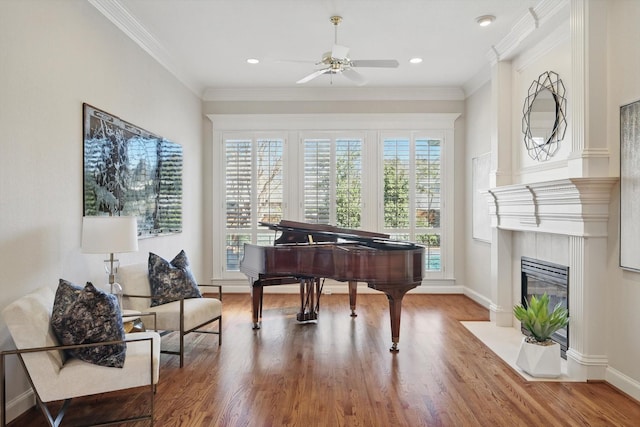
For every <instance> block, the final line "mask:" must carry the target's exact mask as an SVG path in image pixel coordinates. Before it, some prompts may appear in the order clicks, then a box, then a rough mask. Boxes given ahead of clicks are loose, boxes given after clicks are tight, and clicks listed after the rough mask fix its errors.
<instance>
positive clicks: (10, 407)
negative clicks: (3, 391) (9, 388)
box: [0, 388, 36, 423]
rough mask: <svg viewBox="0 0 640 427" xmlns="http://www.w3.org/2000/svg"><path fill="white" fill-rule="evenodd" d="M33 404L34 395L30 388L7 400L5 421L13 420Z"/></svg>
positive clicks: (34, 400) (34, 402)
mask: <svg viewBox="0 0 640 427" xmlns="http://www.w3.org/2000/svg"><path fill="white" fill-rule="evenodd" d="M35 404H36V395H35V393H34V392H33V390H32V389H31V388H29V389H28V390H27V391H25V392H23V393H21V394H19V395H18V396H16V397H14V398H13V399H11V400H9V401H7V408H6V410H7V422H8V423H10V422H11V421H13V420H15V419H16V418H18V417H19V416H20V415H22V414H24V413H25V412H27V411H28V410H29V409H31V408H33V407H34V406H35ZM0 411H2V408H0Z"/></svg>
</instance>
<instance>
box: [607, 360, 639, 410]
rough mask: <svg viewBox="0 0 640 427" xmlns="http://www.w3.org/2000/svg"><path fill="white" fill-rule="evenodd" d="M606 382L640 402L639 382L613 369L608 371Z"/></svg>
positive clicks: (609, 368)
mask: <svg viewBox="0 0 640 427" xmlns="http://www.w3.org/2000/svg"><path fill="white" fill-rule="evenodd" d="M605 381H606V382H608V383H609V384H611V385H612V386H614V387H615V388H617V389H618V390H620V391H621V392H623V393H625V394H627V395H629V397H631V398H633V399H635V400H637V401H638V402H640V383H639V382H638V381H636V380H634V379H633V378H631V377H628V376H627V375H625V374H623V373H622V372H620V371H618V370H616V369H613V368H611V367H608V368H607V370H606V373H605Z"/></svg>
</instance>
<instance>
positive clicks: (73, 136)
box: [0, 0, 208, 417]
mask: <svg viewBox="0 0 640 427" xmlns="http://www.w3.org/2000/svg"><path fill="white" fill-rule="evenodd" d="M83 102H87V103H89V104H91V105H93V106H95V107H98V108H100V109H103V110H106V111H108V112H110V113H112V114H114V115H117V116H119V117H121V118H123V119H124V120H126V121H129V122H131V123H134V124H136V125H138V126H140V127H142V128H145V129H147V130H149V131H152V132H154V133H156V134H159V135H162V136H163V137H165V138H167V139H170V140H172V141H175V142H178V143H180V144H182V146H183V150H184V172H183V184H184V187H183V191H184V192H183V230H184V231H183V232H182V233H181V234H177V235H173V236H165V237H157V238H151V239H145V240H141V241H140V251H139V252H137V253H135V254H123V255H121V256H120V259H121V262H122V263H123V264H128V263H132V262H137V261H143V262H146V259H147V256H148V252H149V251H154V252H156V253H158V254H159V255H162V256H165V257H173V256H174V255H175V254H176V253H177V252H178V251H179V250H180V249H183V248H184V249H185V250H186V251H187V254H188V255H189V257H190V259H191V261H192V264H193V268H194V273H195V275H196V276H197V278H198V279H200V280H204V279H208V277H204V276H205V275H204V274H203V270H204V267H203V263H204V262H203V259H202V256H201V247H202V241H203V236H202V226H203V208H202V191H203V190H202V185H203V184H202V178H201V176H202V170H203V167H202V138H203V134H202V114H201V103H200V100H199V99H198V97H196V96H195V95H194V94H193V93H191V92H190V91H189V90H187V89H186V88H185V87H184V86H182V85H181V84H180V83H179V82H178V81H177V80H176V79H175V78H174V77H172V76H171V75H170V74H169V73H167V72H166V70H165V69H164V68H162V67H161V66H159V65H158V64H157V63H156V62H155V61H154V60H153V59H151V58H150V57H149V56H148V55H147V54H146V53H145V52H143V51H142V50H141V49H140V48H139V47H138V46H137V45H135V44H134V43H133V42H131V41H130V40H129V39H128V38H127V37H126V36H125V35H124V34H123V33H122V32H121V31H120V30H118V29H117V28H116V27H115V26H113V24H111V23H110V22H108V21H107V20H106V19H105V18H104V17H103V16H102V15H101V14H100V13H98V11H97V10H96V9H94V8H93V7H92V6H90V5H89V3H88V2H86V1H84V0H66V1H34V0H3V1H2V2H0V147H1V154H0V199H1V204H0V250H1V256H0V271H1V272H2V280H1V281H0V309H2V308H4V307H5V306H6V305H7V304H8V303H10V302H11V301H13V300H15V299H16V298H18V297H20V296H22V295H24V294H26V293H28V292H30V291H32V290H34V289H36V288H38V287H41V286H51V287H54V288H55V287H56V286H57V282H58V279H59V278H66V279H68V280H71V281H74V282H76V283H80V284H83V283H84V282H85V281H87V280H92V281H94V282H95V283H103V282H105V281H106V276H105V274H104V270H103V267H102V259H103V256H101V255H84V254H82V253H81V252H80V233H81V221H82V103H83ZM10 347H12V343H11V340H10V338H9V336H8V331H7V329H6V326H5V324H4V322H2V321H0V348H2V349H6V348H10ZM14 366H17V364H16V363H15V360H12V361H11V362H10V365H9V366H8V371H9V372H10V375H9V378H8V397H9V399H10V400H14V401H13V402H12V403H13V404H14V405H18V406H12V409H11V410H9V411H7V412H8V414H9V416H10V417H11V415H12V411H13V412H17V411H20V410H21V409H20V408H19V404H20V402H17V403H16V401H15V400H16V399H15V397H16V396H17V395H18V394H20V393H22V392H24V391H25V390H27V387H26V386H25V381H24V378H23V377H22V375H21V374H16V373H15V372H20V370H19V369H13V367H14Z"/></svg>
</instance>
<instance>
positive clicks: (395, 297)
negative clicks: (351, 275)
mask: <svg viewBox="0 0 640 427" xmlns="http://www.w3.org/2000/svg"><path fill="white" fill-rule="evenodd" d="M416 286H417V285H405V286H397V285H373V286H372V285H371V284H369V287H370V288H372V289H377V290H379V291H382V292H384V293H385V294H386V295H387V299H388V300H389V318H390V320H391V348H390V349H389V351H392V352H394V353H396V352H398V351H399V350H400V349H399V348H398V342H400V315H401V314H402V298H403V297H404V294H406V293H407V291H409V290H411V289H413V288H415V287H416Z"/></svg>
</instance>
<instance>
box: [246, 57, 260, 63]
mask: <svg viewBox="0 0 640 427" xmlns="http://www.w3.org/2000/svg"><path fill="white" fill-rule="evenodd" d="M247 62H248V63H249V64H258V63H259V62H260V60H259V59H256V58H249V59H247Z"/></svg>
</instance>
